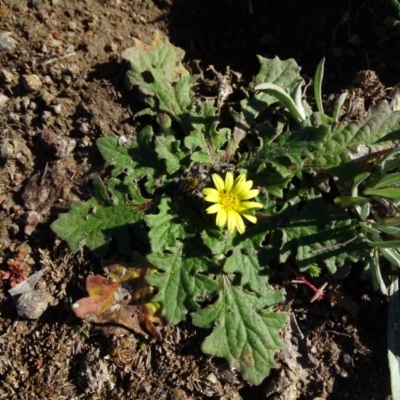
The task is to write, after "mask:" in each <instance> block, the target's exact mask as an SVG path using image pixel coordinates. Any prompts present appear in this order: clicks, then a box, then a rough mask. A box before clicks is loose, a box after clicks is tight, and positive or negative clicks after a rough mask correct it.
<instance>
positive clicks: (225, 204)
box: [220, 193, 240, 211]
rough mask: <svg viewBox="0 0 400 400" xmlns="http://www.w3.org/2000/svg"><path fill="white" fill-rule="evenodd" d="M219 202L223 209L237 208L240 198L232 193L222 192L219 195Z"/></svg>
mask: <svg viewBox="0 0 400 400" xmlns="http://www.w3.org/2000/svg"><path fill="white" fill-rule="evenodd" d="M220 204H221V207H222V208H223V209H224V210H225V211H230V210H237V209H238V207H239V206H240V200H239V199H238V197H237V196H236V195H234V194H232V193H224V194H223V195H221V198H220Z"/></svg>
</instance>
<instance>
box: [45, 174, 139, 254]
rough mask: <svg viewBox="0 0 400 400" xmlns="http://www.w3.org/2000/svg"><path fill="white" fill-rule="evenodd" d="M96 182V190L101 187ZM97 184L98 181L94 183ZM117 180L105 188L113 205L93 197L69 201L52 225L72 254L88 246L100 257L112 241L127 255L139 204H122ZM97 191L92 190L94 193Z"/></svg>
mask: <svg viewBox="0 0 400 400" xmlns="http://www.w3.org/2000/svg"><path fill="white" fill-rule="evenodd" d="M98 180H99V179H97V180H95V183H96V185H97V187H100V184H99V182H98ZM96 181H97V182H96ZM115 184H116V180H113V181H112V185H110V187H108V190H109V191H111V198H112V199H114V200H113V202H112V201H111V200H110V201H109V202H107V203H106V202H105V199H106V198H105V196H104V192H102V193H103V195H102V197H101V199H96V198H92V199H90V200H88V201H87V202H85V203H78V202H71V203H70V210H69V212H68V213H65V214H61V215H60V216H59V217H58V219H57V220H56V221H54V222H53V223H52V225H51V228H52V230H53V231H54V232H55V233H56V234H57V235H58V236H59V237H60V238H61V239H63V240H65V241H66V242H67V243H68V246H69V248H70V249H71V251H72V252H76V251H77V250H78V249H79V248H81V247H83V246H87V247H88V248H89V249H90V250H92V251H93V252H94V253H95V254H96V255H97V256H103V255H104V254H105V253H106V252H107V250H108V244H109V242H110V241H111V239H112V238H114V239H115V240H116V242H117V244H118V248H119V250H120V252H121V253H122V254H125V255H130V252H131V249H130V244H129V235H130V234H129V228H132V229H134V225H137V224H138V223H139V221H140V220H141V217H142V213H143V209H141V205H138V204H133V203H128V202H127V201H125V202H122V199H123V198H122V197H121V196H118V195H116V189H115V188H116V186H115ZM96 193H99V191H97V192H96V191H95V194H96Z"/></svg>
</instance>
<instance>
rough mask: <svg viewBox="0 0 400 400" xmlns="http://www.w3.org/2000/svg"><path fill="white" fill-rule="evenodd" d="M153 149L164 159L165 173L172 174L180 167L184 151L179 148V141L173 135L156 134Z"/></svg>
mask: <svg viewBox="0 0 400 400" xmlns="http://www.w3.org/2000/svg"><path fill="white" fill-rule="evenodd" d="M155 150H156V152H157V154H158V157H159V158H160V159H161V160H163V159H164V160H165V164H166V166H167V173H168V174H170V175H171V174H173V173H174V172H176V171H178V170H179V168H181V161H182V159H183V158H184V157H185V153H184V152H183V151H181V150H180V141H179V140H175V138H174V137H173V136H167V137H165V136H157V138H156V140H155Z"/></svg>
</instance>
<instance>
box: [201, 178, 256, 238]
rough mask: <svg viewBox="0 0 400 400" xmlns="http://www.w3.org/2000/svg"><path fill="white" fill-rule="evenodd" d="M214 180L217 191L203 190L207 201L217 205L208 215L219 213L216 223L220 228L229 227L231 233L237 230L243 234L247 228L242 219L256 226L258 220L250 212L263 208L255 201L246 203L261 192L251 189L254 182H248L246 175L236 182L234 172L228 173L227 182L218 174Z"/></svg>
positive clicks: (213, 206)
mask: <svg viewBox="0 0 400 400" xmlns="http://www.w3.org/2000/svg"><path fill="white" fill-rule="evenodd" d="M212 179H213V181H214V185H215V187H216V189H213V188H205V189H203V194H204V195H205V196H206V197H205V201H209V202H211V203H215V204H213V205H212V206H211V207H208V208H207V210H206V211H207V213H208V214H215V213H217V220H216V223H217V226H219V227H220V228H222V227H224V226H225V225H227V228H228V231H229V232H230V233H232V232H234V230H235V228H237V230H238V231H239V233H243V232H244V230H245V226H244V222H243V219H242V217H245V218H246V219H248V220H249V221H250V222H252V223H253V224H255V223H256V222H257V218H256V217H255V216H254V215H252V214H251V212H249V210H252V209H255V208H262V207H263V206H262V204H260V203H257V202H255V201H245V200H249V199H252V198H253V197H256V196H257V195H258V193H259V190H258V189H251V187H252V186H253V181H246V177H245V175H244V174H241V175H239V176H238V177H237V178H236V179H235V181H234V180H233V174H232V172H227V173H226V176H225V182H224V181H223V179H222V178H221V177H220V176H219V175H218V174H213V175H212Z"/></svg>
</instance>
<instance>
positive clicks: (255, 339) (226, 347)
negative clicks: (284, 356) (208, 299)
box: [192, 280, 286, 385]
mask: <svg viewBox="0 0 400 400" xmlns="http://www.w3.org/2000/svg"><path fill="white" fill-rule="evenodd" d="M281 300H282V293H281V292H277V291H275V292H267V293H264V296H258V295H254V294H253V293H250V292H247V291H246V290H244V289H243V288H240V287H235V286H231V285H230V284H229V283H228V281H227V280H224V285H223V287H221V292H220V295H219V297H218V299H217V300H216V301H215V303H213V304H212V305H211V306H208V307H207V308H204V309H202V310H200V311H197V312H196V313H193V314H192V316H193V323H194V324H195V325H196V326H199V327H203V328H209V327H213V331H212V332H211V334H210V335H209V336H208V337H207V338H206V339H205V341H204V342H203V344H202V346H201V348H202V350H203V351H204V352H205V353H207V354H212V355H215V356H217V357H224V358H225V359H226V360H227V361H228V362H229V364H230V366H231V367H232V368H236V369H238V370H239V371H240V372H241V374H242V375H243V377H244V378H245V379H247V380H248V381H250V382H251V383H253V384H255V385H258V384H260V383H261V382H262V381H263V379H264V378H265V377H266V376H267V375H268V374H269V371H270V369H271V368H273V367H274V365H275V363H274V353H275V351H276V350H278V349H281V348H282V347H283V345H282V342H281V340H280V338H279V333H278V330H279V329H280V328H282V326H283V325H284V323H285V321H286V313H282V312H274V311H272V310H271V309H270V307H271V306H273V305H275V304H277V303H278V302H279V301H281Z"/></svg>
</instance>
